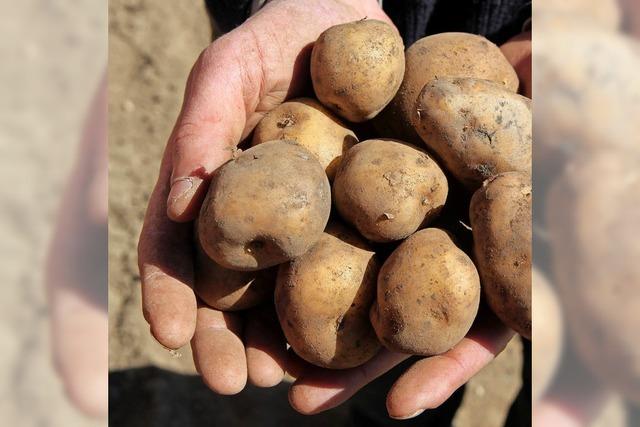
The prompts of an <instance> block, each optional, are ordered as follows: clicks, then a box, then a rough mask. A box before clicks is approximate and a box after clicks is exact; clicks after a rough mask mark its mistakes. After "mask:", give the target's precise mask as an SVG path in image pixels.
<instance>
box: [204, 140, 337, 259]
mask: <svg viewBox="0 0 640 427" xmlns="http://www.w3.org/2000/svg"><path fill="white" fill-rule="evenodd" d="M330 211H331V189H330V187H329V180H328V179H327V175H326V174H325V172H324V169H323V168H322V166H321V165H320V163H319V162H318V160H317V159H316V158H315V156H314V155H313V154H311V153H310V152H309V151H308V150H307V149H305V148H304V147H302V146H300V145H298V144H296V143H295V142H293V141H269V142H265V143H263V144H260V145H257V146H255V147H252V148H250V149H248V150H247V151H245V152H243V153H241V154H240V155H239V156H238V157H237V158H236V159H235V160H232V161H230V162H228V163H226V164H225V165H223V166H222V167H220V168H219V169H218V170H217V171H216V172H215V174H214V176H213V177H212V180H211V184H210V186H209V192H208V193H207V196H206V198H205V200H204V202H203V205H202V209H201V211H200V216H199V218H198V227H199V233H198V234H199V238H200V242H201V244H202V248H203V249H204V251H205V253H206V254H207V255H208V256H209V257H210V258H211V259H213V260H214V261H216V262H217V263H218V264H220V265H221V266H222V267H225V268H229V269H232V270H241V271H251V270H262V269H265V268H268V267H271V266H274V265H276V264H280V263H283V262H285V261H288V260H290V259H293V258H295V257H298V256H300V255H302V254H304V253H305V252H306V251H307V250H308V249H309V248H311V246H313V245H314V244H315V243H316V241H317V240H318V239H319V238H320V236H321V235H322V231H323V230H324V227H325V225H326V224H327V221H328V220H329V213H330Z"/></svg>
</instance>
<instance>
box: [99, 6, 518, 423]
mask: <svg viewBox="0 0 640 427" xmlns="http://www.w3.org/2000/svg"><path fill="white" fill-rule="evenodd" d="M109 13H110V23H109V27H110V46H109V53H110V62H109V90H110V101H109V106H110V123H109V125H110V128H109V129H110V199H109V202H110V218H109V237H110V239H109V243H110V245H109V255H110V267H109V273H110V291H109V319H110V367H111V370H112V372H113V374H112V376H111V398H112V408H111V419H112V421H114V420H118V422H117V424H114V425H119V426H120V425H132V426H134V425H139V424H137V423H136V421H135V419H138V420H139V415H140V414H146V415H149V414H150V416H152V417H154V419H155V417H158V418H157V419H158V420H160V419H162V417H163V416H164V415H166V414H168V413H170V414H172V415H174V416H176V417H178V418H179V419H180V420H182V422H183V424H176V425H199V424H198V420H201V419H207V418H206V417H205V416H203V415H202V413H203V412H204V413H206V416H208V417H210V416H212V415H211V412H210V411H211V408H216V409H215V411H214V414H219V417H222V419H220V418H219V417H217V418H219V419H220V420H221V421H222V420H224V421H230V420H231V421H236V422H238V423H244V422H248V420H249V419H251V416H252V415H251V414H252V413H253V414H254V415H253V416H255V411H250V412H249V413H245V412H243V411H241V410H238V408H237V405H235V406H234V403H233V402H234V400H232V399H230V398H218V399H216V398H215V397H213V396H212V395H211V394H210V393H208V392H207V391H206V390H204V389H203V388H202V386H201V384H200V382H199V380H198V379H197V378H195V379H194V378H191V377H189V376H188V374H193V372H194V370H193V365H192V362H191V354H190V351H189V349H188V348H185V349H182V350H180V354H181V357H175V355H172V354H170V353H169V352H168V351H166V350H165V349H163V348H162V347H161V346H160V345H158V344H157V343H155V341H153V339H152V338H151V337H150V335H149V333H148V327H147V325H146V323H145V321H144V319H143V318H142V315H141V313H140V292H139V277H138V271H137V266H136V242H137V237H138V234H139V232H140V228H141V224H142V219H143V215H144V210H145V207H146V202H147V198H148V196H149V193H150V190H151V188H152V186H153V184H154V182H155V179H156V174H157V170H158V166H159V161H160V156H161V153H162V150H163V147H164V144H165V141H166V138H167V137H168V135H169V133H170V131H171V127H172V125H173V122H174V119H175V117H176V114H177V112H178V109H179V106H180V104H181V100H182V91H183V88H184V82H185V80H186V76H187V74H188V72H189V69H190V66H191V65H192V64H193V62H194V60H195V59H196V57H197V55H198V54H199V52H200V51H201V50H202V49H203V48H204V47H205V46H206V45H207V44H208V42H209V38H210V27H209V22H208V18H207V15H206V13H205V10H204V7H203V1H201V0H184V1H181V2H174V1H171V0H155V1H150V0H113V1H111V2H110V10H109ZM521 363H522V361H521V345H520V342H519V341H518V340H514V341H513V342H512V343H511V344H510V345H509V347H508V349H507V351H505V352H504V353H503V354H502V355H500V357H499V358H498V359H497V360H496V361H495V362H494V363H492V364H491V365H490V366H489V367H487V368H486V369H485V370H484V371H482V372H481V373H480V374H479V375H477V376H476V378H474V379H473V380H472V381H471V383H470V384H469V386H468V387H467V389H466V393H465V396H464V401H463V405H462V408H461V409H460V411H459V413H458V414H457V418H456V421H455V424H456V425H457V426H461V427H473V426H482V427H491V426H500V425H501V424H502V422H503V420H504V417H505V416H506V411H507V409H508V406H509V404H510V402H511V400H512V398H513V396H514V395H515V394H516V392H517V390H518V388H519V384H520V366H521ZM149 366H153V367H156V368H158V369H156V368H148V367H149ZM145 367H146V368H145ZM140 383H143V385H141V384H140ZM140 387H143V391H140V390H141V389H140ZM136 390H138V391H139V392H138V393H136V392H135V391H136ZM172 391H173V392H172ZM285 391H286V390H285V387H284V386H283V387H281V388H279V389H278V390H273V391H272V392H271V393H268V392H265V391H256V390H249V391H248V392H246V393H243V394H242V395H241V396H245V398H246V399H248V401H249V402H251V403H249V404H247V403H246V401H245V403H242V404H241V406H242V407H244V408H248V407H254V406H255V408H261V407H264V405H265V402H267V403H268V405H269V406H267V407H269V408H271V412H272V414H273V416H272V417H269V418H270V420H271V421H273V422H274V424H273V425H278V423H277V422H276V421H278V420H282V419H283V418H279V417H285V416H288V415H287V414H289V411H290V410H289V409H288V408H287V405H286V394H285ZM145 393H146V394H145ZM185 394H188V395H189V396H191V397H190V398H187V397H185ZM135 396H138V398H137V399H138V400H136V401H135V402H137V405H134V404H133V403H132V401H131V400H129V399H130V398H131V399H135V398H136V397H135ZM115 401H118V402H122V404H121V407H120V408H117V407H113V402H115ZM235 401H237V400H235ZM221 402H224V405H222V406H223V407H224V408H223V409H221V405H220V403H221ZM145 405H146V406H145ZM203 405H210V406H208V408H209V409H208V410H205V409H203ZM248 405H252V406H248ZM178 406H181V407H178ZM127 408H128V409H127ZM161 408H163V409H161ZM218 410H219V411H220V412H218ZM234 411H235V412H234ZM257 413H258V414H260V411H257ZM198 414H200V415H198ZM234 414H235V415H234ZM478 414H482V416H479V415H478ZM331 416H334V417H343V416H344V413H342V412H340V410H338V411H336V412H334V413H332V415H331ZM332 419H333V420H335V419H336V418H332ZM208 420H209V421H211V418H208ZM261 420H262V421H263V422H267V421H265V420H264V418H262V419H261ZM313 420H315V421H313ZM324 420H325V418H323V417H318V418H315V419H314V418H311V419H307V421H306V422H318V423H322V422H323V421H324ZM159 425H164V424H162V423H161V424H159Z"/></svg>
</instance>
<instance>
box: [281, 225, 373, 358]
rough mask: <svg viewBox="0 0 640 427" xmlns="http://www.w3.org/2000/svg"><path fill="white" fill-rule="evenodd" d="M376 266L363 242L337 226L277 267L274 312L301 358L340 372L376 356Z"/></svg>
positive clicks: (371, 254)
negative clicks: (372, 317)
mask: <svg viewBox="0 0 640 427" xmlns="http://www.w3.org/2000/svg"><path fill="white" fill-rule="evenodd" d="M378 268H379V265H378V262H377V260H376V257H375V253H374V252H373V251H372V250H371V249H370V248H369V247H368V246H367V245H366V243H364V241H362V240H361V238H359V237H358V236H357V235H356V234H355V233H354V232H352V231H350V230H347V229H346V228H344V227H343V226H340V225H337V224H334V225H332V226H330V227H329V228H328V229H327V232H325V233H324V234H323V235H322V237H321V238H320V240H319V241H318V243H317V244H316V245H315V246H314V247H313V248H311V250H309V252H307V253H306V254H304V255H303V256H301V257H300V258H296V259H295V260H293V261H291V262H290V263H288V264H283V265H282V266H281V267H280V270H279V272H278V280H277V285H276V292H275V301H276V311H277V313H278V318H279V319H280V324H281V326H282V330H283V331H284V334H285V336H286V338H287V341H288V342H289V344H290V345H291V347H292V348H293V350H294V351H295V352H296V353H297V354H298V355H299V356H300V357H302V358H303V359H305V360H306V361H308V362H310V363H312V364H314V365H317V366H321V367H324V368H331V369H344V368H351V367H354V366H359V365H362V364H363V363H365V362H366V361H368V360H369V359H371V358H372V357H373V356H374V355H375V354H376V353H377V352H378V350H379V348H380V343H379V342H378V340H377V338H376V335H375V333H374V332H373V329H372V328H371V324H370V323H369V309H370V308H371V304H372V302H373V299H374V297H375V288H376V276H377V273H378Z"/></svg>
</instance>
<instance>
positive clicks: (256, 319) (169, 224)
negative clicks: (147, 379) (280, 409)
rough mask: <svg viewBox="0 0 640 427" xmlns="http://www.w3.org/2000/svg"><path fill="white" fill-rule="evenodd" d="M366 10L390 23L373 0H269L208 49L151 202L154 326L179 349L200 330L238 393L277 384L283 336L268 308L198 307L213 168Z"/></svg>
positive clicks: (212, 371)
mask: <svg viewBox="0 0 640 427" xmlns="http://www.w3.org/2000/svg"><path fill="white" fill-rule="evenodd" d="M364 17H368V18H371V19H380V20H385V21H387V22H390V21H389V19H388V18H387V17H386V15H385V14H384V12H382V10H381V9H380V7H379V6H378V3H377V2H376V1H375V0H359V1H340V0H310V1H304V2H301V1H297V0H274V1H271V2H269V3H268V4H267V5H266V6H265V7H264V8H263V9H262V10H261V11H260V12H258V13H257V14H256V15H255V16H253V17H252V18H251V19H249V20H248V21H247V22H245V23H244V24H243V25H241V26H240V27H238V28H237V29H235V30H234V31H232V32H230V33H228V34H227V35H225V36H223V37H221V38H219V39H218V40H216V41H215V42H214V43H212V44H211V45H210V46H209V47H208V48H206V49H205V50H204V51H203V52H202V54H201V55H200V57H199V58H198V60H197V61H196V63H195V65H194V67H193V69H192V71H191V74H190V76H189V79H188V82H187V87H186V91H185V99H184V104H183V106H182V111H181V112H180V115H179V117H178V119H177V122H176V124H175V127H174V129H173V132H172V134H171V137H170V138H169V142H168V144H167V147H166V149H165V153H164V157H163V161H162V165H161V168H160V174H159V178H158V181H157V184H156V186H155V189H154V191H153V194H152V195H151V199H150V201H149V206H148V208H147V213H146V216H145V220H144V226H143V229H142V232H141V235H140V241H139V245H138V264H139V268H140V277H141V280H142V304H143V312H144V316H145V318H146V319H147V321H148V322H149V325H150V329H151V333H152V334H153V336H154V337H155V338H156V339H157V340H158V341H159V342H160V343H161V344H162V345H164V346H165V347H168V348H172V349H175V348H179V347H181V346H183V345H185V344H186V343H188V342H189V340H191V339H192V338H193V340H192V347H193V349H194V361H195V364H196V366H197V368H198V370H199V371H200V373H201V374H202V376H203V379H204V381H205V382H206V383H207V385H208V386H209V387H210V388H211V389H213V390H214V391H216V392H218V393H221V394H233V393H237V392H239V391H240V390H242V388H243V387H244V385H245V382H246V381H247V379H249V381H251V382H252V383H254V384H256V385H259V386H260V385H261V386H268V385H274V384H277V383H278V382H279V381H280V380H281V379H282V375H283V368H282V363H283V359H282V357H283V355H284V348H285V347H284V340H283V339H282V337H277V335H278V334H279V333H280V332H279V327H277V326H276V325H274V327H273V329H271V328H269V327H268V325H269V323H268V322H266V323H263V322H262V321H261V318H262V317H260V316H266V317H267V318H270V319H271V320H274V319H273V317H272V316H271V315H270V314H265V313H261V314H260V316H258V315H254V314H249V315H248V316H240V315H237V314H228V313H221V312H219V311H217V310H214V309H212V308H210V307H206V306H204V305H201V306H200V307H198V306H197V300H196V296H195V294H194V292H193V289H192V288H193V253H192V234H191V233H192V230H191V228H192V227H191V224H189V221H191V220H193V219H194V218H195V217H196V215H197V212H198V209H199V207H200V204H201V202H202V199H203V197H204V194H205V192H206V190H207V186H208V179H209V177H210V174H211V173H212V172H213V171H214V170H215V169H216V168H218V167H219V166H220V165H222V164H223V163H224V162H226V161H227V160H228V159H229V158H230V156H231V154H232V150H233V149H234V148H235V146H236V145H237V144H238V143H239V142H240V141H241V140H242V139H243V138H245V137H246V136H247V135H248V134H249V133H250V132H251V130H252V129H253V128H254V127H255V125H256V124H257V123H258V121H259V120H260V119H261V118H262V116H263V115H264V114H265V113H266V112H268V111H269V110H271V109H273V108H274V107H276V106H277V105H279V104H280V103H282V102H283V101H284V100H285V99H287V98H290V97H294V96H299V95H300V94H301V93H303V91H304V89H305V88H307V87H308V86H309V85H308V80H309V78H308V76H309V54H310V49H309V48H310V46H311V43H312V42H313V41H315V40H316V38H317V37H318V36H319V35H320V33H321V32H322V31H324V30H325V29H327V28H329V27H330V26H332V25H335V24H338V23H344V22H350V21H355V20H358V19H362V18H364ZM245 318H246V320H247V323H246V325H245V324H244V320H245ZM274 331H275V332H274ZM269 335H271V337H272V338H271V339H269V340H267V339H266V338H269Z"/></svg>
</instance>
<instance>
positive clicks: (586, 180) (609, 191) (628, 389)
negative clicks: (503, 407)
mask: <svg viewBox="0 0 640 427" xmlns="http://www.w3.org/2000/svg"><path fill="white" fill-rule="evenodd" d="M639 171H640V154H638V152H633V151H628V150H621V149H618V150H616V149H612V148H610V147H608V148H603V149H601V150H595V151H583V152H582V153H580V154H579V155H577V156H576V157H574V158H573V159H571V161H570V162H569V164H568V165H567V167H566V168H565V170H564V172H563V174H562V175H561V176H560V177H559V178H558V180H557V182H556V183H555V185H554V186H553V188H552V189H551V191H550V193H549V198H548V199H547V201H546V210H547V221H548V232H549V233H548V234H549V237H550V240H551V248H552V255H553V257H552V261H553V271H554V279H555V281H556V283H557V285H558V290H559V293H560V297H561V299H562V303H563V307H564V309H565V314H566V320H567V326H568V332H569V335H570V337H571V341H572V343H573V345H574V348H575V349H576V354H577V355H578V356H579V358H580V359H581V360H582V362H583V363H584V364H585V365H586V366H587V367H588V368H589V370H590V371H591V372H592V373H593V374H594V375H595V376H596V378H598V379H599V380H600V381H602V382H603V383H604V384H606V385H607V386H608V387H610V388H613V389H615V390H617V391H619V392H620V393H623V394H624V396H625V398H626V399H628V400H629V401H632V402H635V403H636V404H637V403H640V370H638V367H639V366H640V348H639V347H638V329H639V328H640V287H639V286H638V283H640V264H639V263H638V260H640V240H638V235H639V234H640V174H639ZM536 303H537V302H536ZM536 322H537V320H536Z"/></svg>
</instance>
